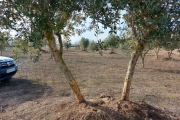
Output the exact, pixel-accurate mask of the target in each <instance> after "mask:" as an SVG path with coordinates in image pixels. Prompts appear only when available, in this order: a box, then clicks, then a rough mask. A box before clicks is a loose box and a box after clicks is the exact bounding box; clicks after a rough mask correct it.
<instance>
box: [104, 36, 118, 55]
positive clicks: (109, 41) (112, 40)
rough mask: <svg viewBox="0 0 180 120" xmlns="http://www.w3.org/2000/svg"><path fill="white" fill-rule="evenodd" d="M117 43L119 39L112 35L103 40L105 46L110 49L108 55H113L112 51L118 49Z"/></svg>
mask: <svg viewBox="0 0 180 120" xmlns="http://www.w3.org/2000/svg"><path fill="white" fill-rule="evenodd" d="M119 41H120V39H119V37H118V36H117V35H114V34H110V35H109V36H108V37H107V38H105V40H104V42H105V45H107V46H108V47H109V48H111V52H110V54H113V53H114V49H115V48H116V47H118V44H119Z"/></svg>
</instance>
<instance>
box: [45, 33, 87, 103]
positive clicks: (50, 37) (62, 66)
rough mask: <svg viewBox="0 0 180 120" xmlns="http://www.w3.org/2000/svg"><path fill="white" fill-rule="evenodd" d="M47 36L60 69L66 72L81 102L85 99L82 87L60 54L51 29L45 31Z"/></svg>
mask: <svg viewBox="0 0 180 120" xmlns="http://www.w3.org/2000/svg"><path fill="white" fill-rule="evenodd" d="M45 36H46V39H47V40H48V45H49V48H50V51H51V54H52V56H53V58H54V60H55V62H56V63H57V65H58V66H59V68H60V70H61V71H62V72H63V73H64V75H65V78H66V79H67V82H68V84H69V86H70V87H71V89H72V90H73V93H74V94H75V96H76V98H77V100H78V101H79V102H84V101H85V99H84V98H83V96H82V94H81V92H80V89H79V87H78V85H77V83H76V82H75V79H74V77H73V75H72V74H71V72H70V70H69V69H68V67H67V66H66V64H65V62H64V60H63V58H62V56H61V54H60V51H59V50H58V49H57V47H56V42H55V38H54V34H53V31H52V30H50V31H48V32H45Z"/></svg>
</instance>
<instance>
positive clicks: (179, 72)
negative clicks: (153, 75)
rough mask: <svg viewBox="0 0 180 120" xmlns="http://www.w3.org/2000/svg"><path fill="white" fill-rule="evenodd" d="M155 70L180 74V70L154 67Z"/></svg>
mask: <svg viewBox="0 0 180 120" xmlns="http://www.w3.org/2000/svg"><path fill="white" fill-rule="evenodd" d="M153 70H154V71H158V72H166V73H175V74H180V70H162V69H153Z"/></svg>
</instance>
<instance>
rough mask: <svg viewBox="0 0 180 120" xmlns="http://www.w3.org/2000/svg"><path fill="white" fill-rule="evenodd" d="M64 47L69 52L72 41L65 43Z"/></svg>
mask: <svg viewBox="0 0 180 120" xmlns="http://www.w3.org/2000/svg"><path fill="white" fill-rule="evenodd" d="M63 46H64V47H65V48H66V50H68V49H69V48H70V47H71V42H70V41H63Z"/></svg>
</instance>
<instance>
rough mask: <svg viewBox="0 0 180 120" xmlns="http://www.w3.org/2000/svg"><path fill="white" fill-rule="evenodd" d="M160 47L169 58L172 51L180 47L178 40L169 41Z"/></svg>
mask: <svg viewBox="0 0 180 120" xmlns="http://www.w3.org/2000/svg"><path fill="white" fill-rule="evenodd" d="M162 48H163V49H164V50H166V51H167V56H168V58H169V59H170V58H171V55H172V51H173V50H175V49H179V48H180V42H179V41H173V42H169V43H164V44H163V46H162Z"/></svg>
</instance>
